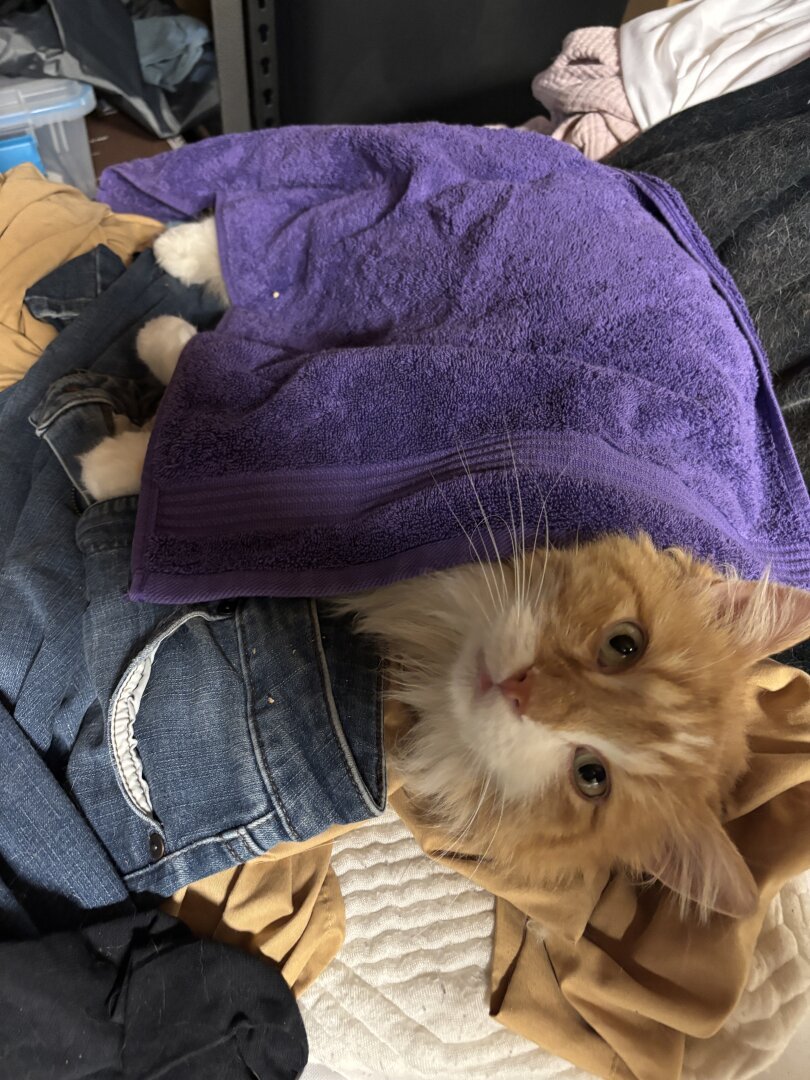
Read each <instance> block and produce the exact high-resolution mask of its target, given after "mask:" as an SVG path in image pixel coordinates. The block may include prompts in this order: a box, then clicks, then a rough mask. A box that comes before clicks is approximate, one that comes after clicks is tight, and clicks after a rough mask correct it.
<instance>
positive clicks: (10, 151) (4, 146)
mask: <svg viewBox="0 0 810 1080" xmlns="http://www.w3.org/2000/svg"><path fill="white" fill-rule="evenodd" d="M26 161H30V162H31V164H32V165H36V167H37V168H38V169H39V171H40V172H41V173H44V172H45V166H44V165H43V164H42V158H41V157H40V156H39V149H38V148H37V140H36V139H35V138H34V136H33V135H17V136H16V137H15V138H13V139H0V173H4V172H8V170H9V169H13V168H14V166H15V165H22V164H23V163H24V162H26Z"/></svg>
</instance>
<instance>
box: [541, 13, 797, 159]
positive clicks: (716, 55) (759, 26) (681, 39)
mask: <svg viewBox="0 0 810 1080" xmlns="http://www.w3.org/2000/svg"><path fill="white" fill-rule="evenodd" d="M808 57H810V0H789V2H787V3H786V2H785V0H734V3H729V2H728V0H686V2H685V3H678V4H674V5H672V6H667V7H664V8H661V9H660V10H655V11H650V12H647V13H646V14H644V15H639V16H637V17H636V18H635V19H630V20H629V21H628V22H626V23H624V24H623V25H622V26H621V27H620V28H619V29H618V30H617V29H616V28H615V27H613V26H593V27H586V28H583V29H581V30H574V31H573V32H572V33H570V34H568V36H567V37H566V38H565V40H564V41H563V44H562V51H561V53H560V55H559V56H558V57H557V59H556V60H555V61H554V62H553V63H552V64H551V66H550V67H548V68H546V69H545V70H544V71H541V72H540V73H539V74H538V75H536V76H535V78H534V81H533V83H532V92H533V93H534V96H535V98H536V99H537V100H538V101H539V102H540V104H541V105H542V106H543V107H544V108H545V109H546V111H547V113H548V115H547V116H546V115H542V116H538V117H536V118H534V119H533V120H530V121H529V122H528V123H527V124H526V125H525V126H526V127H527V128H529V129H530V130H532V131H539V132H542V133H543V134H545V135H551V136H552V137H553V138H555V139H563V140H564V141H565V142H570V143H571V144H572V145H573V146H576V147H577V148H578V149H579V150H581V151H582V153H583V154H585V156H586V157H589V158H593V159H594V160H600V159H602V158H604V157H606V156H607V155H608V154H610V153H611V151H613V150H615V149H616V148H617V147H618V146H621V145H622V144H624V143H626V142H629V141H630V140H631V139H633V138H635V136H637V135H638V134H639V133H640V132H642V131H647V129H648V128H651V127H654V126H655V125H656V124H659V123H661V121H662V120H666V118H667V117H668V116H674V115H675V114H676V113H679V112H683V110H684V109H689V108H691V107H692V106H693V105H699V104H700V103H701V102H704V101H711V100H712V99H713V98H717V97H720V96H721V95H723V94H728V93H731V92H732V91H734V90H739V89H742V88H743V87H745V86H751V85H752V84H754V83H758V82H761V81H762V80H763V79H766V78H768V77H769V76H771V75H778V74H779V73H780V72H782V71H785V70H787V68H789V67H792V66H793V65H795V64H798V63H800V62H801V61H802V60H806V59H807V58H808Z"/></svg>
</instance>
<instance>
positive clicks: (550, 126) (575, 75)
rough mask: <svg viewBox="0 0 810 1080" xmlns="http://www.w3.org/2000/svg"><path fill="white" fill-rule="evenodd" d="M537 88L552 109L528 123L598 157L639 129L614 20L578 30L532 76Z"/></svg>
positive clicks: (586, 155)
mask: <svg viewBox="0 0 810 1080" xmlns="http://www.w3.org/2000/svg"><path fill="white" fill-rule="evenodd" d="M532 93H533V94H534V96H535V97H536V98H537V100H538V101H539V102H540V104H541V105H543V106H545V108H546V109H548V111H549V113H550V114H551V119H548V118H547V117H545V116H538V117H536V118H535V119H534V120H530V121H529V122H528V123H527V124H524V125H523V126H524V127H525V128H528V129H529V130H531V131H539V132H542V134H544V135H551V136H552V138H555V139H560V140H561V141H563V142H567V143H571V144H572V145H573V146H576V147H577V149H578V150H581V151H582V153H583V154H584V155H585V157H588V158H591V159H593V160H594V161H598V160H599V159H600V158H603V157H605V155H606V154H609V153H610V151H611V150H615V148H616V147H617V146H619V145H620V144H621V143H625V142H627V141H628V140H629V139H632V138H633V137H634V136H635V135H638V133H639V126H638V124H637V123H636V119H635V117H634V115H633V111H632V109H631V108H630V103H629V102H628V100H627V95H626V94H625V92H624V83H623V82H622V75H621V64H620V61H619V32H618V30H617V29H616V28H615V27H614V26H589V27H586V28H585V29H583V30H574V31H573V32H572V33H570V34H568V36H567V37H566V38H565V39H564V41H563V46H562V52H561V53H560V55H559V56H558V57H557V59H556V60H555V61H554V63H553V64H551V66H550V67H547V68H546V69H545V71H541V72H540V74H539V75H535V77H534V79H533V80H532Z"/></svg>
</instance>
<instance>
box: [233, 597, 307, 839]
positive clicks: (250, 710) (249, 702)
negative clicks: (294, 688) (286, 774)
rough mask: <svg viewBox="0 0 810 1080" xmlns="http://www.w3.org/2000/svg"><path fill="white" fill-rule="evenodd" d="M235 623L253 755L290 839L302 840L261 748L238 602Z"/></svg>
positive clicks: (253, 690) (251, 679) (253, 692)
mask: <svg viewBox="0 0 810 1080" xmlns="http://www.w3.org/2000/svg"><path fill="white" fill-rule="evenodd" d="M234 624H235V626H236V637H237V649H238V651H239V664H240V666H241V668H242V681H243V682H244V684H245V696H246V701H245V710H246V714H247V722H248V732H249V733H250V742H251V745H252V746H253V756H254V757H255V759H256V766H257V768H258V770H259V774H260V775H261V778H262V780H263V781H264V785H265V788H266V790H267V793H268V795H269V796H270V798H271V800H272V802H273V807H274V809H275V811H276V813H277V814H278V816H279V818H280V819H281V821H282V822H283V823H284V827H285V829H286V830H287V832H288V833H289V835H290V839H291V840H300V839H301V837H300V835H299V833H298V831H297V830H296V829H295V828H294V827H293V824H292V822H291V821H290V819H289V817H288V816H287V812H286V810H285V809H284V804H283V802H282V800H281V793H280V792H279V790H278V788H277V787H276V784H275V782H274V780H273V777H272V776H271V774H270V770H269V769H268V768H267V763H266V762H265V760H264V754H263V753H262V749H261V743H260V742H259V733H258V731H257V730H256V712H255V709H254V707H253V703H254V702H255V700H256V687H255V686H254V685H253V678H252V676H251V671H250V667H249V665H248V663H247V655H248V644H247V642H246V641H245V636H244V632H243V626H242V611H241V606H240V605H238V604H237V607H236V613H235V615H234Z"/></svg>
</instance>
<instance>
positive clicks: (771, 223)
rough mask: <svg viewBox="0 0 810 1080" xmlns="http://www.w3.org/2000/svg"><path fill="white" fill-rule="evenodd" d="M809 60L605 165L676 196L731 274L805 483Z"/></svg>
mask: <svg viewBox="0 0 810 1080" xmlns="http://www.w3.org/2000/svg"><path fill="white" fill-rule="evenodd" d="M808 147H810V60H806V61H804V62H803V63H801V64H797V65H796V66H795V67H792V68H788V70H787V71H784V72H782V73H781V74H780V75H776V76H774V77H773V78H770V79H766V80H764V81H763V82H759V83H755V84H754V85H753V86H748V87H745V88H744V89H742V90H738V91H736V92H735V93H733V94H725V95H724V96H723V97H719V98H715V99H714V100H713V101H707V102H705V103H703V104H702V105H696V106H695V107H694V108H692V109H687V110H686V111H685V112H682V113H678V114H676V115H675V116H672V117H670V118H669V119H667V120H664V121H663V122H662V123H660V124H657V125H656V126H655V127H653V128H650V129H649V131H645V132H644V134H642V135H640V136H639V137H638V138H637V139H635V140H633V142H631V143H628V144H627V145H626V146H624V147H621V148H620V149H619V150H618V151H617V152H616V153H615V154H613V155H612V156H611V157H610V158H609V159H608V164H610V165H616V166H619V167H620V168H623V169H633V170H635V171H639V172H647V173H653V174H654V175H655V176H660V177H661V178H662V179H663V180H666V181H667V182H668V183H670V184H672V185H673V187H675V188H677V189H678V191H679V192H680V193H681V195H682V196H683V197H684V199H685V200H686V203H687V205H688V206H689V209H690V210H691V211H692V213H693V214H694V216H695V219H696V220H697V222H698V224H699V225H700V227H701V228H702V229H703V231H704V232H705V233H706V235H707V237H708V238H709V240H710V241H711V243H712V245H713V247H714V249H715V251H716V252H717V254H718V255H719V257H720V259H721V260H722V261H723V263H725V265H726V266H727V267H728V269H729V270H730V271H731V273H732V275H733V277H734V280H735V281H736V282H737V285H738V286H739V289H740V291H741V292H742V294H743V296H744V297H745V300H746V303H747V304H748V308H749V310H750V312H751V314H752V316H753V318H754V322H755V323H756V326H757V330H758V331H759V334H760V337H761V338H762V341H763V343H764V345H765V349H766V351H767V353H768V356H769V358H770V363H771V369H772V371H773V375H774V382H775V386H776V393H777V397H778V399H779V403H780V405H781V407H782V411H783V413H784V415H785V420H786V422H787V425H788V428H789V430H790V434H791V437H792V439H793V443H794V446H795V448H796V453H797V455H798V457H799V461H800V463H801V466H802V472H803V473H804V477H805V480H806V481H807V480H808V477H810V153H809V152H808Z"/></svg>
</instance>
